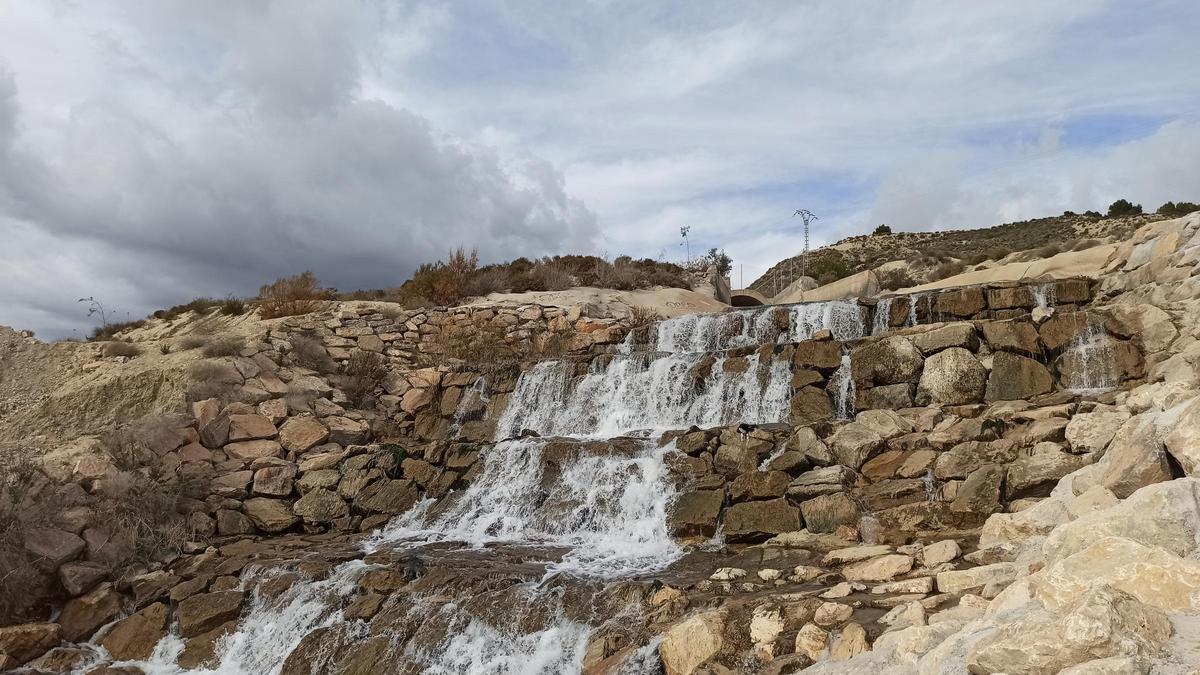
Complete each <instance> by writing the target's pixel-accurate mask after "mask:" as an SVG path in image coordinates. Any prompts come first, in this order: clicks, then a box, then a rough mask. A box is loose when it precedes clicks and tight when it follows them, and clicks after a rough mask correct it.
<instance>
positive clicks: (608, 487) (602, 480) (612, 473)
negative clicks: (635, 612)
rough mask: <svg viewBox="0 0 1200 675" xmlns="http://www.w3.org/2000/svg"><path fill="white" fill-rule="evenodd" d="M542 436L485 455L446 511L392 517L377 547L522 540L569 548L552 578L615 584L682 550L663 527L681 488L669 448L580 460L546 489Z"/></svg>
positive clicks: (427, 509) (431, 508) (423, 509)
mask: <svg viewBox="0 0 1200 675" xmlns="http://www.w3.org/2000/svg"><path fill="white" fill-rule="evenodd" d="M548 442H549V441H547V440H545V439H539V438H528V439H514V440H510V441H502V442H500V443H498V444H496V445H495V446H494V447H492V448H491V449H489V450H487V451H486V452H485V453H484V455H483V457H482V461H483V462H484V467H483V472H482V473H481V474H480V476H479V478H478V479H476V480H475V481H474V482H473V483H471V485H470V487H468V488H467V489H466V490H465V491H464V492H463V493H462V494H461V496H459V498H458V499H456V500H455V501H454V502H453V503H452V504H451V505H450V506H449V507H448V508H445V509H442V510H440V511H439V510H437V509H436V508H435V504H434V502H433V501H432V500H426V501H425V502H422V503H421V504H419V505H418V506H417V507H415V508H413V509H412V510H410V511H409V512H408V513H405V514H404V515H402V516H400V517H399V518H397V519H395V520H394V521H393V522H392V524H390V525H389V526H388V527H387V528H386V529H384V530H383V532H381V533H380V535H379V536H378V537H377V538H376V540H375V542H374V544H373V545H374V546H377V547H378V546H383V545H386V544H390V543H399V542H406V541H413V540H418V541H446V540H452V541H463V542H467V543H470V544H473V545H476V546H482V545H484V544H488V543H493V542H518V543H523V544H538V545H548V546H559V547H569V548H570V551H569V552H568V553H567V554H566V556H565V557H564V558H563V559H562V561H561V562H559V563H556V564H553V565H551V566H550V568H549V572H550V573H556V572H565V573H571V574H576V575H582V576H597V577H604V578H609V577H616V576H622V575H626V574H634V573H641V572H647V571H653V570H656V569H661V568H662V567H666V566H667V565H669V564H670V563H671V562H673V561H674V560H675V559H676V558H678V557H679V555H681V553H682V552H681V550H680V549H679V547H678V546H677V545H676V544H675V541H674V539H672V538H671V534H670V532H669V531H668V529H667V525H666V514H667V507H668V506H669V504H670V503H671V501H672V500H673V499H674V496H675V488H674V485H673V483H672V482H671V480H670V479H669V477H668V475H667V469H666V465H665V464H664V462H663V457H664V456H665V455H666V454H667V453H668V452H671V451H672V450H673V449H674V448H673V446H671V445H668V446H665V447H662V448H654V447H653V445H654V444H653V443H644V444H643V447H642V450H641V452H639V453H638V454H636V455H632V456H628V455H623V454H603V455H594V454H582V455H580V456H579V457H578V458H576V459H574V460H572V461H570V462H569V463H567V464H566V465H564V466H563V467H562V469H561V471H560V473H559V474H558V476H557V477H556V478H555V479H554V480H553V482H552V483H551V484H550V485H549V486H547V485H545V484H544V482H543V478H544V469H545V465H544V461H543V456H542V449H543V448H544V447H545V446H546V444H547V443H548Z"/></svg>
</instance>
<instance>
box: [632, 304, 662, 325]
mask: <svg viewBox="0 0 1200 675" xmlns="http://www.w3.org/2000/svg"><path fill="white" fill-rule="evenodd" d="M662 320H663V316H662V314H659V313H658V311H657V310H655V309H654V308H653V307H642V306H640V305H639V306H637V307H634V308H633V311H631V312H630V313H629V323H630V327H631V328H641V327H642V326H648V325H650V324H652V323H654V322H655V321H662Z"/></svg>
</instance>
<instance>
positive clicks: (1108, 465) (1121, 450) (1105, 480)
mask: <svg viewBox="0 0 1200 675" xmlns="http://www.w3.org/2000/svg"><path fill="white" fill-rule="evenodd" d="M1155 427H1156V425H1155V423H1154V417H1153V416H1152V415H1139V416H1137V417H1134V418H1131V419H1130V420H1129V421H1127V422H1125V424H1124V425H1122V426H1121V428H1120V430H1118V431H1117V435H1116V436H1114V437H1113V439H1112V442H1111V443H1110V444H1109V446H1108V451H1107V452H1106V453H1105V457H1104V466H1105V470H1104V473H1103V474H1101V477H1100V484H1101V485H1103V486H1104V487H1106V488H1108V489H1109V490H1111V491H1112V493H1113V494H1114V495H1116V496H1117V498H1118V499H1125V498H1126V497H1128V496H1129V495H1131V494H1133V493H1134V492H1136V491H1137V490H1138V489H1140V488H1143V487H1146V486H1147V485H1152V484H1154V483H1161V482H1163V481H1168V480H1171V478H1172V475H1171V465H1170V463H1169V462H1168V461H1167V451H1166V446H1165V445H1164V444H1163V442H1162V440H1161V439H1160V438H1159V434H1158V432H1157V429H1156V428H1155Z"/></svg>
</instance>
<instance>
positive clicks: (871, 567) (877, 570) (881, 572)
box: [842, 553, 913, 581]
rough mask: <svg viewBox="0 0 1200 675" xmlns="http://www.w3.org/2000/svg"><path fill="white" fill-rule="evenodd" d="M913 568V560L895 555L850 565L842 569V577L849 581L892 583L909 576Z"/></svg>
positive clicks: (882, 556)
mask: <svg viewBox="0 0 1200 675" xmlns="http://www.w3.org/2000/svg"><path fill="white" fill-rule="evenodd" d="M912 567H913V559H912V558H910V557H909V556H906V555H901V554H899V553H893V554H889V555H881V556H879V557H878V558H870V559H868V560H860V561H858V562H854V563H850V564H849V565H846V566H845V567H843V568H842V577H844V578H845V579H846V580H847V581H890V580H892V579H895V578H896V577H898V576H900V575H901V574H907V573H908V572H909V570H911V569H912Z"/></svg>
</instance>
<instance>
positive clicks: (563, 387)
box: [496, 353, 791, 438]
mask: <svg viewBox="0 0 1200 675" xmlns="http://www.w3.org/2000/svg"><path fill="white" fill-rule="evenodd" d="M709 358H710V357H708V356H707V355H704V354H668V355H651V354H646V353H643V354H632V355H628V356H621V355H618V356H614V357H613V358H612V360H611V361H610V362H608V363H607V364H601V363H599V362H593V364H592V367H591V369H590V370H589V372H588V373H587V374H586V375H585V376H584V377H583V378H581V379H580V380H579V381H578V382H577V383H574V384H572V381H571V380H572V377H571V376H572V374H573V373H574V369H575V364H574V363H571V362H568V361H542V362H540V363H538V364H537V365H536V366H534V367H533V368H532V369H530V370H528V371H526V372H525V373H522V374H521V377H520V379H519V380H518V381H517V386H516V389H515V390H514V391H513V393H512V395H511V396H510V397H509V402H508V406H507V407H506V408H505V410H504V412H503V413H502V414H501V416H500V419H499V421H498V423H497V425H496V433H497V438H504V437H508V436H516V435H518V434H520V433H521V431H523V430H525V429H530V430H532V431H536V432H537V433H538V434H541V435H543V436H586V437H608V438H612V437H615V436H622V435H627V434H629V433H631V432H634V431H639V430H656V431H663V430H666V429H686V428H687V427H689V426H692V425H696V426H700V427H715V426H722V425H727V424H736V423H739V422H745V423H748V424H764V423H769V422H782V421H784V420H786V419H787V414H788V404H789V403H790V401H791V373H790V372H789V368H788V364H787V362H785V361H783V360H780V359H772V360H771V361H770V363H766V364H763V363H760V362H759V356H758V354H752V355H750V356H746V357H743V361H741V362H737V361H733V360H732V359H730V358H721V359H716V361H715V362H714V363H712V365H711V368H710V369H709V372H708V373H707V374H699V375H698V374H696V373H695V372H694V369H695V368H696V367H697V366H701V365H703V364H704V363H705V360H706V359H709ZM742 365H744V369H743V368H741V366H742ZM727 367H728V369H727ZM739 370H740V372H738V371H739ZM701 376H702V377H701Z"/></svg>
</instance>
